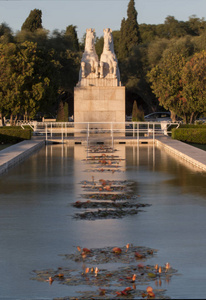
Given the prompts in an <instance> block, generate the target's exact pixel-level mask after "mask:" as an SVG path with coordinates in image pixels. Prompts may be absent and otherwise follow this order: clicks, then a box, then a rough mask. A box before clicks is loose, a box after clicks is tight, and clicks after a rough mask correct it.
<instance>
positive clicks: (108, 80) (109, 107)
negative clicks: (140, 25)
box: [74, 28, 125, 133]
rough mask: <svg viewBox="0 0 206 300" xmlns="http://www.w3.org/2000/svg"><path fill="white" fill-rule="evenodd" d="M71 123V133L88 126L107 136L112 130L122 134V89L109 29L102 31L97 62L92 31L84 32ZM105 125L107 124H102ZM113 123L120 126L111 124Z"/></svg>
mask: <svg viewBox="0 0 206 300" xmlns="http://www.w3.org/2000/svg"><path fill="white" fill-rule="evenodd" d="M74 122H75V129H87V128H88V127H87V126H88V124H87V123H88V122H89V123H90V124H89V128H90V129H91V128H93V129H96V128H97V129H100V128H102V129H108V130H111V133H112V129H121V132H122V133H124V131H125V87H123V86H122V85H121V81H120V72H119V68H118V62H117V58H116V55H115V53H114V45H113V37H112V31H111V30H110V29H109V28H107V29H104V48H103V52H102V55H101V58H100V62H99V60H98V56H97V54H96V50H95V47H94V30H93V29H91V28H90V29H87V31H86V42H85V50H84V53H83V56H82V60H81V68H80V72H79V82H78V83H77V85H76V87H75V88H74ZM78 122H79V123H82V124H78ZM83 122H85V124H83ZM101 122H102V124H100V123H101ZM105 122H107V124H103V123H105ZM112 122H114V124H111V123H112ZM117 122H119V123H121V124H115V123H117ZM77 132H78V130H77ZM98 132H99V131H98Z"/></svg>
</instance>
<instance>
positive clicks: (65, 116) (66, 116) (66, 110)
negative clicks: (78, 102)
mask: <svg viewBox="0 0 206 300" xmlns="http://www.w3.org/2000/svg"><path fill="white" fill-rule="evenodd" d="M68 120H69V106H68V103H67V102H65V103H64V121H65V122H68Z"/></svg>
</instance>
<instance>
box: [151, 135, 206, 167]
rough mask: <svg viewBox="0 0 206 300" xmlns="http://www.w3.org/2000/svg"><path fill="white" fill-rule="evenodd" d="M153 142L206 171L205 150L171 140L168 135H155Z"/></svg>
mask: <svg viewBox="0 0 206 300" xmlns="http://www.w3.org/2000/svg"><path fill="white" fill-rule="evenodd" d="M155 143H156V145H157V146H160V147H161V148H164V149H165V150H167V151H169V152H171V153H172V154H174V155H177V156H179V157H181V158H182V159H184V160H186V161H188V162H189V163H191V164H193V165H194V166H196V167H199V168H201V169H203V170H204V171H206V151H204V150H201V149H198V148H196V147H194V146H191V145H188V144H186V143H183V142H180V141H177V140H173V139H171V138H170V137H168V136H159V137H156V138H155Z"/></svg>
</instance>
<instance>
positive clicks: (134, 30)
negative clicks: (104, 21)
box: [120, 0, 141, 58]
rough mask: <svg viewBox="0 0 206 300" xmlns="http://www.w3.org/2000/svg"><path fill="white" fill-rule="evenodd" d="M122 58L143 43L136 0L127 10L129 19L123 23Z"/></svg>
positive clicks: (130, 3) (131, 1) (131, 2)
mask: <svg viewBox="0 0 206 300" xmlns="http://www.w3.org/2000/svg"><path fill="white" fill-rule="evenodd" d="M120 31H121V40H120V58H125V57H126V56H128V55H129V54H130V53H131V51H132V48H133V47H134V46H135V45H138V44H139V43H140V42H141V37H140V31H139V25H138V22H137V11H136V9H135V2H134V0H130V2H129V4H128V8H127V19H126V20H125V19H123V20H122V23H121V29H120Z"/></svg>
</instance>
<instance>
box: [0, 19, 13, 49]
mask: <svg viewBox="0 0 206 300" xmlns="http://www.w3.org/2000/svg"><path fill="white" fill-rule="evenodd" d="M13 39H14V37H13V32H12V30H11V28H10V27H9V26H8V25H7V24H6V23H2V24H0V43H2V44H7V43H11V42H13Z"/></svg>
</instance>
